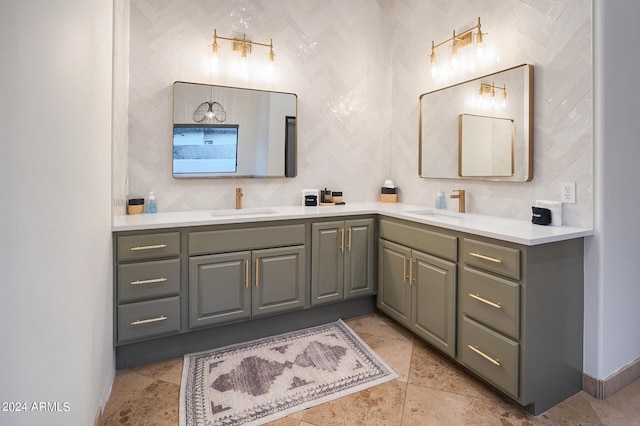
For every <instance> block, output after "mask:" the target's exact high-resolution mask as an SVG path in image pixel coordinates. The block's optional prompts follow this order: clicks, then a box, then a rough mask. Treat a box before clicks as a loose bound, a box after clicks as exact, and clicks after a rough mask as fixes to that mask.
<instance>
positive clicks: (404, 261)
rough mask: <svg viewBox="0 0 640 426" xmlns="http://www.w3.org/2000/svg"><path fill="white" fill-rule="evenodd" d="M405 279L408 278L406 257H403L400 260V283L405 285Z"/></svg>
mask: <svg viewBox="0 0 640 426" xmlns="http://www.w3.org/2000/svg"><path fill="white" fill-rule="evenodd" d="M407 278H409V276H408V275H407V256H404V257H403V258H402V282H403V283H406V282H407Z"/></svg>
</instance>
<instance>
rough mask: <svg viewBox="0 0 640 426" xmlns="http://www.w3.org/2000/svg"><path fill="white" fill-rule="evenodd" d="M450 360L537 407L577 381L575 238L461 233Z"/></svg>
mask: <svg viewBox="0 0 640 426" xmlns="http://www.w3.org/2000/svg"><path fill="white" fill-rule="evenodd" d="M461 262H462V264H463V265H461V266H463V269H462V275H461V280H460V292H459V295H458V306H459V314H458V315H459V329H458V333H459V341H458V360H459V361H460V363H462V364H463V365H464V366H466V367H467V368H469V369H470V370H471V371H473V372H474V373H476V374H477V375H478V376H480V377H482V378H483V379H484V380H486V381H487V382H489V383H491V384H493V385H494V386H495V387H497V388H498V389H500V390H502V391H503V392H504V393H506V394H507V395H509V396H510V397H511V398H513V399H515V400H516V401H518V402H519V403H520V404H521V405H523V406H524V407H525V408H526V409H527V410H528V411H530V412H532V413H534V414H536V415H537V414H540V413H542V412H544V411H546V410H548V409H549V408H551V407H552V406H553V405H555V404H557V403H559V402H560V401H562V400H564V399H566V398H568V397H570V396H571V395H573V394H575V393H576V392H578V391H579V390H580V389H581V388H582V344H583V342H582V324H583V241H582V239H574V240H567V241H560V242H555V243H549V244H541V245H536V246H523V245H518V244H513V243H509V242H504V241H498V240H494V239H489V238H483V237H478V236H468V237H465V238H464V239H463V244H462V250H461Z"/></svg>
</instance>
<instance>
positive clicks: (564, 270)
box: [113, 203, 591, 414]
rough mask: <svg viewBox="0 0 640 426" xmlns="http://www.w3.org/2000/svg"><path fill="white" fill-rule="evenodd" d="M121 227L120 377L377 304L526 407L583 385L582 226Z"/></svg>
mask: <svg viewBox="0 0 640 426" xmlns="http://www.w3.org/2000/svg"><path fill="white" fill-rule="evenodd" d="M113 231H114V234H113V237H114V345H115V347H116V364H117V367H118V368H125V367H129V366H133V365H137V364H141V363H147V362H152V361H157V360H160V359H166V358H169V357H173V356H179V355H182V354H184V353H188V352H194V351H200V350H205V349H208V348H212V347H219V346H223V345H227V344H231V343H236V342H239V341H245V340H251V339H255V338H258V337H262V336H266V335H272V334H276V333H281V332H286V331H290V330H293V329H299V328H303V327H307V326H311V325H315V324H320V323H323V322H328V321H333V320H335V319H337V318H341V317H342V318H348V317H352V316H356V315H362V314H365V313H369V312H373V311H375V309H376V307H377V308H379V309H380V310H381V311H382V312H384V313H386V314H387V315H389V316H390V317H392V318H394V319H395V320H397V321H398V322H399V323H401V324H403V325H404V326H405V327H407V328H408V329H409V330H411V331H412V332H414V333H415V334H416V335H417V336H419V337H420V338H422V339H424V340H425V341H426V342H428V343H429V344H431V345H432V346H434V347H435V348H437V349H439V350H440V351H442V352H443V353H445V354H446V355H448V356H449V357H451V358H452V359H454V360H455V361H456V362H458V363H460V364H461V365H462V366H464V367H465V368H466V369H467V370H468V371H470V372H471V373H473V374H475V375H476V376H478V377H480V378H481V379H483V380H485V381H486V382H487V383H489V384H491V385H492V386H494V387H495V388H496V389H498V390H500V391H501V392H503V393H504V394H505V395H507V396H509V397H510V398H512V399H513V400H515V401H517V402H518V403H519V404H521V405H522V406H524V407H525V408H526V409H527V410H529V411H530V412H532V413H535V414H538V413H541V412H543V411H546V410H547V409H548V408H550V407H551V406H553V405H555V404H557V403H558V402H560V401H562V400H563V399H565V398H567V397H569V396H571V395H573V394H575V393H576V392H578V391H579V390H580V389H581V388H582V334H583V333H582V321H583V239H582V237H584V236H588V235H591V230H589V229H584V228H572V227H543V226H535V225H532V224H530V223H527V222H524V221H517V220H512V219H506V218H495V217H488V216H482V215H474V214H470V213H467V214H456V213H453V212H448V211H435V210H430V209H424V207H421V206H411V205H406V204H387V203H352V204H349V205H345V206H331V207H304V206H288V207H273V208H268V209H256V210H251V209H246V210H239V211H194V212H169V213H157V214H153V215H137V216H122V217H117V218H116V220H115V223H114V226H113ZM376 253H377V255H376ZM376 294H377V296H376Z"/></svg>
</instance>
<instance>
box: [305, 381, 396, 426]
mask: <svg viewBox="0 0 640 426" xmlns="http://www.w3.org/2000/svg"><path fill="white" fill-rule="evenodd" d="M405 386H406V383H403V382H400V381H398V380H393V381H391V382H387V383H383V384H381V385H378V386H374V387H372V388H369V389H365V390H363V391H360V392H358V393H355V394H352V395H348V396H345V397H343V398H339V399H336V400H334V401H331V402H328V403H326V404H322V405H320V406H317V407H313V408H310V409H308V410H307V411H306V412H305V415H304V417H303V418H302V420H303V423H304V422H306V423H311V424H313V425H316V426H327V425H340V426H343V425H399V424H400V419H401V416H402V405H403V401H404V392H405Z"/></svg>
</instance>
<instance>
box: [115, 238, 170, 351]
mask: <svg viewBox="0 0 640 426" xmlns="http://www.w3.org/2000/svg"><path fill="white" fill-rule="evenodd" d="M115 247H116V253H115V258H116V269H115V280H114V281H115V284H116V286H115V292H114V293H115V300H116V315H115V325H114V326H115V332H114V336H115V341H116V343H117V344H120V343H126V342H131V341H135V340H142V339H147V338H151V337H157V336H161V335H167V334H172V333H177V332H179V331H180V258H179V256H180V233H178V232H156V233H143V234H139V235H122V236H118V237H116V240H115Z"/></svg>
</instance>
